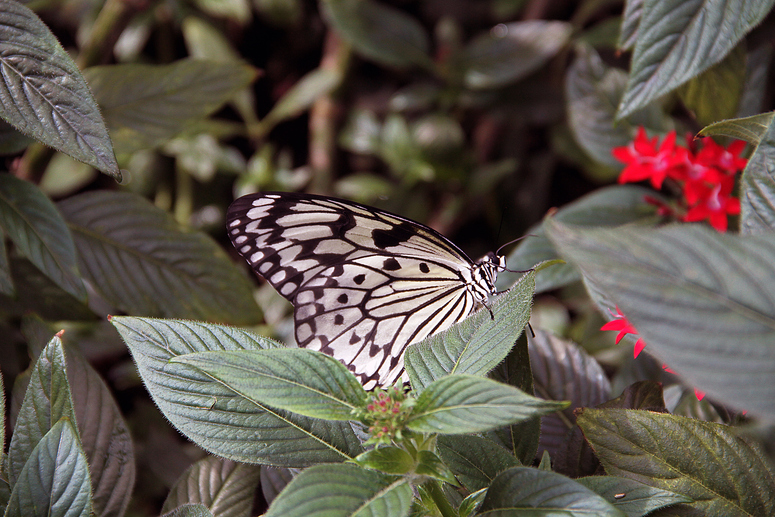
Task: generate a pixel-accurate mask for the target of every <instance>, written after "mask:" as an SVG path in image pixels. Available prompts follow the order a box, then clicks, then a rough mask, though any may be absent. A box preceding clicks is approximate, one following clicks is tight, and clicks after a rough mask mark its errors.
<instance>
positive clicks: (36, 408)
mask: <svg viewBox="0 0 775 517" xmlns="http://www.w3.org/2000/svg"><path fill="white" fill-rule="evenodd" d="M61 419H66V420H68V421H70V422H72V423H75V412H74V410H73V400H72V398H71V394H70V385H69V383H68V381H67V371H66V363H65V354H64V349H63V348H62V341H61V340H60V339H59V338H58V337H54V339H52V340H51V341H50V342H49V344H48V345H47V346H46V348H45V349H44V350H43V352H41V354H40V357H39V358H38V361H37V362H36V363H35V366H34V367H33V369H32V373H31V375H30V381H29V384H28V385H27V391H26V392H25V393H24V400H23V401H22V405H21V408H20V409H19V414H18V416H17V417H16V425H15V426H14V433H13V435H12V436H11V445H10V446H9V448H8V479H9V481H10V482H11V486H12V487H13V486H14V485H15V484H16V481H17V480H18V479H19V477H20V476H21V473H22V470H23V469H24V465H25V464H26V463H27V461H28V460H29V458H30V456H31V455H32V454H33V450H34V449H35V448H36V447H37V445H38V443H39V442H40V441H41V440H42V439H43V437H44V436H45V435H46V433H48V432H49V430H51V428H52V427H53V426H54V424H55V423H57V422H58V421H60V420H61ZM60 432H61V431H60ZM79 447H80V446H79Z"/></svg>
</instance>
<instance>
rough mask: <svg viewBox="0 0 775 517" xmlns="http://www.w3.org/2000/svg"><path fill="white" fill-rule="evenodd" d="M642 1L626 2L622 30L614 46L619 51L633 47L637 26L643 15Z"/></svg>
mask: <svg viewBox="0 0 775 517" xmlns="http://www.w3.org/2000/svg"><path fill="white" fill-rule="evenodd" d="M643 3H644V0H627V1H626V2H625V3H624V13H623V14H622V30H621V33H620V34H619V41H617V43H616V46H617V47H618V48H619V49H620V50H630V49H632V47H633V46H634V45H635V41H636V38H637V36H638V25H639V24H640V17H641V15H642V14H643Z"/></svg>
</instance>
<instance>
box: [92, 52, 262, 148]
mask: <svg viewBox="0 0 775 517" xmlns="http://www.w3.org/2000/svg"><path fill="white" fill-rule="evenodd" d="M84 75H85V77H86V79H87V80H88V82H89V85H90V86H91V88H92V91H94V96H95V97H96V98H97V102H98V103H99V105H100V107H101V108H102V113H103V115H104V116H105V121H106V122H107V124H108V127H109V128H110V135H111V137H112V138H113V142H114V144H115V146H116V151H117V153H118V154H130V153H133V152H135V151H139V150H140V149H149V148H156V147H158V146H159V145H161V144H163V143H164V142H166V141H167V140H169V139H171V138H172V137H174V136H175V135H177V134H179V133H181V132H183V131H185V130H186V129H189V127H190V126H191V125H192V124H193V123H195V122H197V121H200V120H202V119H204V118H205V117H207V116H208V115H210V114H211V113H213V112H215V111H216V110H218V109H219V108H220V107H221V106H223V105H224V104H225V103H226V102H227V101H229V100H230V99H231V98H232V97H233V96H234V94H235V93H237V92H238V91H239V90H241V89H242V88H244V87H245V86H247V85H249V84H250V83H251V82H253V80H254V79H255V78H256V75H257V72H256V70H255V69H254V68H253V67H251V66H250V65H248V64H246V63H240V62H230V61H220V62H218V61H211V60H206V59H183V60H180V61H176V62H175V63H171V64H169V65H146V64H127V65H105V66H95V67H92V68H89V69H87V70H85V71H84Z"/></svg>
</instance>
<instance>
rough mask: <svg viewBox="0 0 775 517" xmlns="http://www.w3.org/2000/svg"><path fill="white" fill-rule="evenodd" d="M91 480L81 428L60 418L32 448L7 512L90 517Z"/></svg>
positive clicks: (33, 516)
mask: <svg viewBox="0 0 775 517" xmlns="http://www.w3.org/2000/svg"><path fill="white" fill-rule="evenodd" d="M91 510H92V507H91V483H90V480H89V464H88V462H87V461H86V454H84V452H83V450H82V449H81V444H80V443H79V441H78V431H76V430H75V426H74V425H73V422H72V421H70V420H69V419H68V418H67V417H63V418H62V419H61V420H59V421H57V422H56V423H55V424H54V425H53V426H52V427H51V429H50V430H49V431H48V432H46V434H45V435H44V436H43V437H42V438H41V439H40V441H39V442H38V443H37V445H35V448H34V449H33V450H32V451H31V454H30V457H29V459H28V460H27V462H26V463H25V464H24V467H23V468H22V470H21V472H20V473H19V476H18V479H17V480H16V483H15V484H14V487H13V491H12V492H11V499H10V501H9V502H8V507H7V508H6V513H5V515H8V516H9V517H10V516H16V515H24V516H28V517H90V515H91Z"/></svg>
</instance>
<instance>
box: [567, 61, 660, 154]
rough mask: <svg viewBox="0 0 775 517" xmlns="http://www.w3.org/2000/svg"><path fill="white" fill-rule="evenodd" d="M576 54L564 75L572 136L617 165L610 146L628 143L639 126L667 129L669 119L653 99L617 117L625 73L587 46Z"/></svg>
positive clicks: (588, 148) (593, 152)
mask: <svg viewBox="0 0 775 517" xmlns="http://www.w3.org/2000/svg"><path fill="white" fill-rule="evenodd" d="M576 54H577V57H576V59H575V60H574V61H573V64H572V65H571V67H570V68H569V69H568V73H567V75H566V76H565V94H566V106H567V111H568V123H569V124H570V128H571V130H572V132H573V137H574V138H575V140H576V142H578V144H579V145H580V146H581V148H582V149H584V151H586V153H587V154H588V155H589V156H591V157H592V158H594V159H595V161H597V162H599V163H602V164H604V165H607V166H609V167H612V168H615V169H619V168H621V167H622V164H621V163H619V161H617V160H616V158H614V157H613V156H612V155H611V149H613V148H614V147H621V146H625V145H628V144H630V142H632V139H633V137H634V136H635V132H636V131H637V129H638V127H639V126H643V127H645V128H647V129H649V130H651V131H653V132H657V133H659V132H662V131H666V130H668V129H669V127H670V122H669V120H668V119H667V117H666V116H665V115H664V113H663V112H662V110H661V108H660V106H659V105H657V104H656V103H655V104H653V105H651V106H648V107H646V108H644V109H642V110H639V111H637V112H633V113H632V114H631V115H630V116H628V117H627V118H625V119H624V120H621V121H616V107H617V105H618V104H619V100H620V99H621V97H622V94H623V92H624V87H625V83H626V81H627V75H626V74H625V73H624V72H623V71H622V70H619V69H616V68H610V67H608V66H607V65H606V64H605V63H604V62H603V60H602V59H601V58H600V56H599V55H598V54H597V52H595V50H593V49H591V48H589V47H586V46H579V47H578V48H577V51H576Z"/></svg>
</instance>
